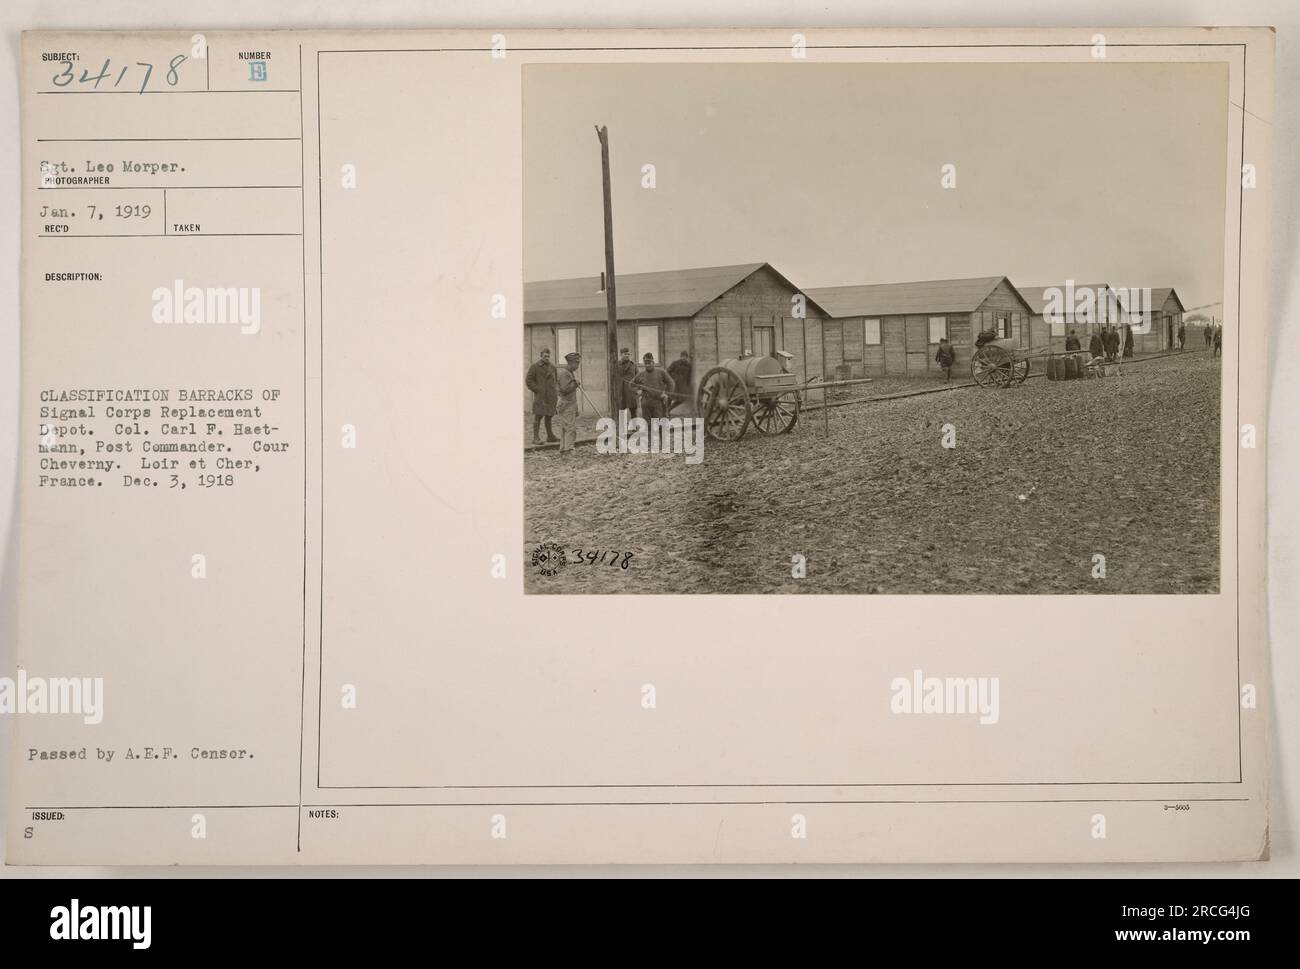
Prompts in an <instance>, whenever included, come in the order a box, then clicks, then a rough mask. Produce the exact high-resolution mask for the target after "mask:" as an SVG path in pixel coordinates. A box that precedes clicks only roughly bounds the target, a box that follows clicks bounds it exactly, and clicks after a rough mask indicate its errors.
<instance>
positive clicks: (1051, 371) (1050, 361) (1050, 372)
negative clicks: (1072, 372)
mask: <svg viewBox="0 0 1300 969" xmlns="http://www.w3.org/2000/svg"><path fill="white" fill-rule="evenodd" d="M1058 359H1059V358H1057V357H1048V358H1047V379H1048V380H1056V379H1057V375H1056V364H1057V360H1058Z"/></svg>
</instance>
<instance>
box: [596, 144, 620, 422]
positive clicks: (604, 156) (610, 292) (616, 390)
mask: <svg viewBox="0 0 1300 969" xmlns="http://www.w3.org/2000/svg"><path fill="white" fill-rule="evenodd" d="M596 137H597V138H599V139H600V173H601V181H602V186H603V189H604V193H605V314H606V319H605V343H606V349H605V356H606V358H607V359H608V363H609V373H608V376H607V377H606V379H607V380H608V381H609V402H608V403H609V412H610V414H616V413H617V411H618V406H617V404H616V401H618V400H620V399H621V398H622V388H621V387H620V386H619V381H620V377H619V372H618V294H617V293H616V292H615V290H614V208H613V203H612V202H611V195H610V189H609V129H607V128H606V127H605V126H604V125H597V126H596Z"/></svg>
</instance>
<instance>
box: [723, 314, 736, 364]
mask: <svg viewBox="0 0 1300 969" xmlns="http://www.w3.org/2000/svg"><path fill="white" fill-rule="evenodd" d="M740 323H741V320H740V317H738V316H719V317H718V358H719V360H720V361H721V360H730V359H731V358H732V357H738V356H740V350H741V343H740Z"/></svg>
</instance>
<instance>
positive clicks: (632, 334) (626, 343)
mask: <svg viewBox="0 0 1300 969" xmlns="http://www.w3.org/2000/svg"><path fill="white" fill-rule="evenodd" d="M624 347H627V348H628V349H629V350H631V351H632V359H633V360H634V361H635V360H636V324H635V323H624V322H622V321H621V320H620V321H619V324H618V348H619V349H620V350H622V349H623V348H624Z"/></svg>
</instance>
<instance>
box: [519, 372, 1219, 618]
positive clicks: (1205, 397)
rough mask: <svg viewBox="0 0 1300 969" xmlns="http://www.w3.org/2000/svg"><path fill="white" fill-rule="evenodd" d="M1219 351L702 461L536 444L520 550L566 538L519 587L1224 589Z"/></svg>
mask: <svg viewBox="0 0 1300 969" xmlns="http://www.w3.org/2000/svg"><path fill="white" fill-rule="evenodd" d="M1219 366H1220V363H1219V361H1217V360H1214V359H1212V358H1211V357H1210V356H1209V354H1206V353H1188V354H1187V355H1185V356H1174V357H1167V358H1163V359H1159V360H1151V361H1145V362H1142V363H1139V364H1130V365H1128V366H1126V367H1125V368H1124V375H1123V376H1121V377H1111V378H1105V379H1100V380H1079V381H1070V382H1049V381H1047V380H1043V379H1036V380H1030V381H1028V382H1027V383H1025V384H1023V385H1021V386H1019V387H1016V388H1012V389H1007V390H986V389H978V388H963V389H957V390H954V391H952V392H946V393H939V394H927V395H922V396H917V397H910V398H903V399H898V400H889V401H878V402H874V403H866V404H854V405H852V406H849V407H841V408H833V409H831V410H829V412H828V415H829V419H830V421H829V422H830V428H829V433H827V431H826V429H825V427H824V424H823V420H822V413H820V412H807V413H805V414H804V415H802V416H801V418H800V421H799V424H798V426H797V427H796V428H795V430H794V431H793V432H792V433H790V434H788V435H782V436H778V437H771V438H767V437H763V436H762V435H760V434H758V433H756V432H755V431H754V430H753V429H752V428H751V429H750V431H749V432H748V433H747V434H746V435H745V437H744V438H743V439H742V440H740V441H738V442H735V443H729V444H722V443H716V442H709V443H708V444H706V446H705V451H704V460H703V462H702V463H700V464H698V465H693V466H692V465H687V464H686V462H685V460H684V459H683V458H682V457H681V456H680V455H677V456H671V457H670V456H663V455H645V456H640V455H623V456H613V455H600V454H596V453H595V452H594V448H593V447H592V446H591V445H587V446H585V447H584V448H580V450H579V454H578V456H577V457H575V458H573V459H572V460H570V461H568V462H565V463H563V464H562V463H561V462H560V460H559V459H558V456H557V455H556V454H555V453H554V452H553V451H538V452H531V453H528V454H526V455H525V458H524V468H525V479H526V481H525V540H526V547H525V557H526V560H527V559H529V558H530V557H531V556H532V553H533V551H534V549H535V548H536V547H537V546H538V545H539V544H541V543H544V542H554V543H556V544H557V545H559V546H562V547H564V548H565V549H566V550H567V555H566V564H565V565H564V566H563V568H561V569H560V570H559V572H558V573H557V574H555V575H544V574H542V571H541V570H540V569H536V568H532V567H529V568H528V577H527V579H526V588H527V589H528V591H530V592H542V593H545V592H568V593H636V592H641V593H688V592H711V593H770V592H780V593H799V592H814V593H816V592H821V593H832V592H848V593H886V594H897V593H991V594H1004V593H1102V594H1114V593H1120V592H1127V593H1207V592H1215V591H1217V590H1218V581H1219V580H1218V548H1219V526H1218V514H1219V386H1220V375H1219ZM927 384H928V382H927ZM892 389H893V388H890V390H892ZM903 389H906V387H904V388H903ZM881 390H884V388H883V386H882V388H881ZM885 392H888V391H885ZM945 424H951V425H952V426H953V427H954V428H955V431H956V445H957V446H956V447H955V448H944V447H943V446H942V440H943V432H944V425H945ZM578 549H581V550H583V551H584V552H589V551H592V550H597V551H606V552H612V551H615V550H618V551H620V552H627V551H631V552H632V553H633V555H632V556H631V557H630V559H629V558H628V557H626V556H625V555H620V556H619V559H618V561H619V564H620V565H621V564H622V562H623V561H627V564H628V568H627V569H626V570H625V569H622V568H620V567H618V566H615V567H612V568H611V566H610V565H609V561H610V557H609V556H608V555H606V557H605V563H604V564H587V563H585V562H584V563H583V564H577V562H576V552H577V550H578ZM796 554H798V555H802V556H804V558H805V560H806V563H807V575H806V577H804V578H800V579H795V578H793V577H792V576H791V557H792V556H794V555H796ZM1097 554H1101V555H1104V556H1105V570H1106V575H1105V578H1102V579H1098V578H1094V577H1093V573H1094V570H1095V563H1094V555H1097Z"/></svg>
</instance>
